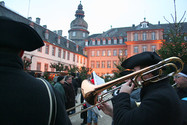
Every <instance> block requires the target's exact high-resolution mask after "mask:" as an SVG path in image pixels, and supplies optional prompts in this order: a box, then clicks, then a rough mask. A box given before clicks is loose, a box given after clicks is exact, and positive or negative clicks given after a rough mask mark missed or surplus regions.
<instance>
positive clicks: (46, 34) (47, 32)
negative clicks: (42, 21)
mask: <svg viewBox="0 0 187 125" xmlns="http://www.w3.org/2000/svg"><path fill="white" fill-rule="evenodd" d="M45 39H47V40H48V39H49V31H48V30H46V31H45Z"/></svg>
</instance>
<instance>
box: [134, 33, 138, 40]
mask: <svg viewBox="0 0 187 125" xmlns="http://www.w3.org/2000/svg"><path fill="white" fill-rule="evenodd" d="M134 41H138V34H137V33H134Z"/></svg>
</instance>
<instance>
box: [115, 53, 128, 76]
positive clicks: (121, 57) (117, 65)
mask: <svg viewBox="0 0 187 125" xmlns="http://www.w3.org/2000/svg"><path fill="white" fill-rule="evenodd" d="M126 58H127V57H126V56H118V59H119V63H118V64H115V66H116V68H117V70H113V71H112V72H113V73H114V77H113V79H116V78H119V77H121V75H120V72H122V71H124V70H125V68H123V67H122V66H121V64H122V63H123V61H125V60H126Z"/></svg>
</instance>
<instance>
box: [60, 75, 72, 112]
mask: <svg viewBox="0 0 187 125" xmlns="http://www.w3.org/2000/svg"><path fill="white" fill-rule="evenodd" d="M64 80H65V81H64V84H63V87H64V90H65V94H66V100H67V102H66V103H65V105H66V109H69V108H72V107H74V106H75V90H74V87H73V84H72V76H65V79H64ZM74 113H75V109H72V110H70V111H68V115H71V114H74Z"/></svg>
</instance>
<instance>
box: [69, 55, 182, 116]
mask: <svg viewBox="0 0 187 125" xmlns="http://www.w3.org/2000/svg"><path fill="white" fill-rule="evenodd" d="M176 64H180V67H177V65H176ZM171 67H173V68H174V69H175V71H172V72H170V73H167V74H164V73H165V72H164V71H165V70H163V69H165V68H171ZM183 67H184V63H183V61H182V60H181V59H180V58H178V57H170V58H167V59H165V60H162V61H160V62H159V63H157V64H154V65H151V66H149V67H145V68H143V69H141V70H138V71H136V72H133V73H131V74H128V75H125V76H123V77H120V78H117V79H115V80H112V81H109V82H107V83H105V84H101V85H93V84H91V83H90V82H89V81H88V80H84V81H83V82H82V85H81V91H82V94H83V97H84V99H85V100H86V102H87V103H89V104H91V105H93V107H94V106H97V105H99V104H101V103H103V102H106V101H109V100H111V98H110V99H107V100H104V101H101V102H100V103H98V100H102V98H103V95H106V94H107V93H104V94H102V95H100V98H99V99H98V96H99V94H100V93H101V92H102V91H104V90H106V89H109V88H111V87H112V86H114V85H117V84H120V83H123V82H124V81H125V80H128V79H131V81H132V82H133V83H134V84H135V86H136V87H142V85H147V84H150V83H154V82H158V81H160V80H163V79H165V78H168V77H170V76H174V75H175V74H177V73H179V72H180V71H182V69H183ZM155 71H158V73H157V75H155V76H153V77H151V78H148V79H144V76H145V75H147V74H149V73H153V72H155ZM138 77H140V78H141V79H142V81H138V80H137V79H138ZM80 105H81V104H80ZM76 107H77V106H76ZM73 108H75V107H73ZM73 108H71V109H73ZM89 109H90V108H89ZM68 110H69V109H68ZM84 111H86V109H85V110H84ZM81 112H83V111H80V112H77V113H75V114H78V113H81ZM75 114H73V115H75Z"/></svg>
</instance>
